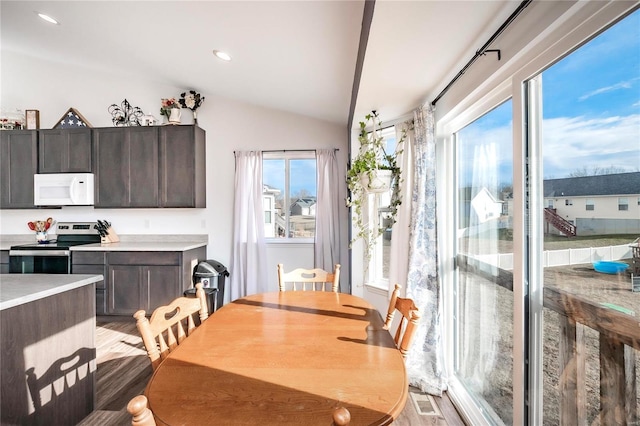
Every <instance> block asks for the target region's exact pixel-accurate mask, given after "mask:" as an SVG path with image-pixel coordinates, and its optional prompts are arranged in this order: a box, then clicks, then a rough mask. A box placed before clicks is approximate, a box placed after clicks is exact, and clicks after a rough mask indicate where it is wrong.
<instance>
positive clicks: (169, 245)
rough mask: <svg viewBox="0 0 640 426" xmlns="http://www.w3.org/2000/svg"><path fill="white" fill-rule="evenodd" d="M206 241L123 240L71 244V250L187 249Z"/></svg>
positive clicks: (198, 246) (200, 245) (202, 245)
mask: <svg viewBox="0 0 640 426" xmlns="http://www.w3.org/2000/svg"><path fill="white" fill-rule="evenodd" d="M206 245H207V242H206V241H171V242H150V241H145V242H132V241H130V242H125V241H121V242H119V243H109V244H98V243H96V244H83V245H79V246H73V247H71V248H70V250H71V251H187V250H193V249H196V248H200V247H205V246H206Z"/></svg>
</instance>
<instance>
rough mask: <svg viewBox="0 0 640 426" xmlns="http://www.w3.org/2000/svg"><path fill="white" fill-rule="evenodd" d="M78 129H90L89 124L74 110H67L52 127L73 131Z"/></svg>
mask: <svg viewBox="0 0 640 426" xmlns="http://www.w3.org/2000/svg"><path fill="white" fill-rule="evenodd" d="M78 127H92V126H91V123H89V122H88V121H87V119H86V118H84V117H83V116H82V114H80V113H79V112H78V110H76V109H75V108H69V109H68V110H67V112H65V113H64V115H63V116H62V117H60V120H58V122H57V123H56V125H55V126H53V128H54V129H74V128H78Z"/></svg>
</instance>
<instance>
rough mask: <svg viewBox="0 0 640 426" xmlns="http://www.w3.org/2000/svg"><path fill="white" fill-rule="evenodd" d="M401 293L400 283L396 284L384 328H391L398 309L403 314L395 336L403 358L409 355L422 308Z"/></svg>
mask: <svg viewBox="0 0 640 426" xmlns="http://www.w3.org/2000/svg"><path fill="white" fill-rule="evenodd" d="M399 294H400V285H398V284H396V286H395V288H394V290H393V293H391V300H390V301H389V311H388V312H387V320H386V321H385V323H384V329H385V330H389V328H390V327H391V322H392V321H393V317H394V316H395V313H396V311H398V312H400V313H401V314H402V319H400V324H398V329H397V330H396V334H395V336H394V338H393V340H394V342H395V343H396V347H397V348H398V349H399V350H400V353H401V354H402V357H403V358H406V357H407V352H408V350H409V346H410V345H411V340H413V335H414V333H415V331H416V326H417V325H418V320H420V310H419V309H418V307H417V306H416V305H415V303H413V300H411V299H404V298H402V297H398V295H399Z"/></svg>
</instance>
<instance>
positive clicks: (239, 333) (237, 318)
mask: <svg viewBox="0 0 640 426" xmlns="http://www.w3.org/2000/svg"><path fill="white" fill-rule="evenodd" d="M382 326H383V321H382V318H381V316H380V314H379V313H378V311H377V310H376V309H375V308H373V306H371V305H370V304H369V303H368V302H366V301H365V300H364V299H361V298H359V297H356V296H352V295H349V294H342V293H332V292H309V291H306V292H302V291H297V292H292V291H288V292H277V293H264V294H257V295H253V296H248V297H245V298H242V299H238V300H235V301H233V302H232V303H229V304H227V305H225V306H224V307H222V308H221V309H219V310H218V311H216V312H215V313H214V314H213V315H211V316H210V317H209V319H207V320H206V321H205V322H204V323H203V324H202V325H201V326H200V327H199V328H198V329H197V330H196V331H195V332H194V333H193V334H192V335H191V336H189V337H188V338H187V339H186V340H185V341H183V342H182V344H181V345H180V346H179V347H178V348H176V349H175V350H174V351H173V352H171V354H170V355H169V357H168V358H166V359H165V360H164V361H163V362H162V364H161V365H160V366H159V367H158V368H157V369H156V371H155V372H154V374H153V377H152V378H151V380H150V382H149V384H148V385H147V389H146V391H145V394H146V396H147V397H148V399H149V408H151V410H152V411H153V413H154V416H155V418H156V422H157V423H158V424H160V425H163V424H164V425H225V424H226V425H249V424H260V425H268V424H274V425H276V424H277V425H283V424H288V425H305V426H306V425H316V424H317V425H330V424H331V423H332V421H333V418H332V413H333V411H334V409H336V408H337V407H346V408H347V409H348V410H349V412H350V414H351V423H350V425H386V424H390V423H391V422H392V421H393V419H394V418H396V417H397V416H398V414H400V412H401V411H402V409H403V408H404V405H405V403H406V400H407V392H408V383H407V377H406V371H405V367H404V361H403V359H402V356H401V355H400V351H398V350H397V349H396V347H395V345H394V343H393V339H392V338H391V335H390V334H389V332H388V331H387V330H383V328H382Z"/></svg>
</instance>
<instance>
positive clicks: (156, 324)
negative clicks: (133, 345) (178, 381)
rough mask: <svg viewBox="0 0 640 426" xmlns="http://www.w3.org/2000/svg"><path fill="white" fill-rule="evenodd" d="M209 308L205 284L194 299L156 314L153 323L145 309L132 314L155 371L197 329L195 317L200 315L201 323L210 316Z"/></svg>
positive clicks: (182, 300)
mask: <svg viewBox="0 0 640 426" xmlns="http://www.w3.org/2000/svg"><path fill="white" fill-rule="evenodd" d="M207 309H208V308H207V300H206V296H205V293H204V290H203V289H202V283H198V284H196V297H195V298H193V297H178V298H177V299H175V300H174V301H173V302H171V303H170V304H169V305H166V306H160V307H158V308H157V309H156V310H155V311H153V314H152V315H151V319H150V320H149V319H147V317H146V312H145V311H144V310H140V311H138V312H136V313H135V314H133V317H134V318H135V319H136V320H137V322H136V326H137V327H138V331H139V332H140V335H141V336H142V342H143V343H144V346H145V348H146V349H147V355H149V359H150V360H151V365H152V366H153V369H154V370H155V369H156V368H157V367H158V365H160V362H162V360H163V359H165V358H166V357H167V355H169V353H170V352H171V351H172V350H173V349H175V348H176V346H178V345H179V344H180V343H181V342H182V341H183V340H184V339H185V338H186V337H187V336H189V335H190V334H191V332H192V331H193V330H194V329H195V328H196V321H195V319H194V315H196V314H197V315H198V316H199V319H200V323H202V322H203V321H204V320H206V319H207V318H208V317H209V312H208V310H207Z"/></svg>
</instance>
